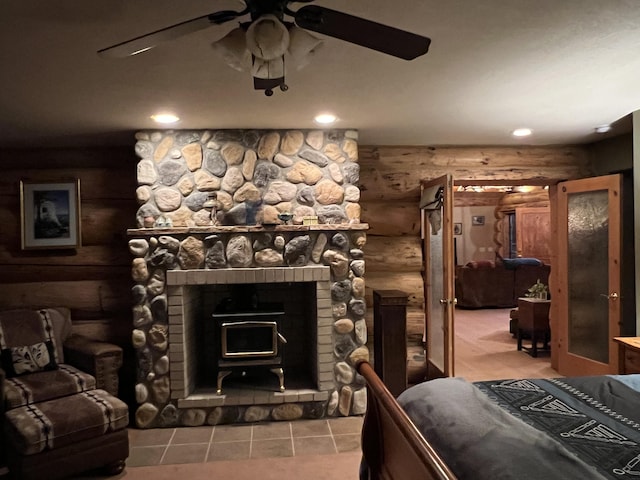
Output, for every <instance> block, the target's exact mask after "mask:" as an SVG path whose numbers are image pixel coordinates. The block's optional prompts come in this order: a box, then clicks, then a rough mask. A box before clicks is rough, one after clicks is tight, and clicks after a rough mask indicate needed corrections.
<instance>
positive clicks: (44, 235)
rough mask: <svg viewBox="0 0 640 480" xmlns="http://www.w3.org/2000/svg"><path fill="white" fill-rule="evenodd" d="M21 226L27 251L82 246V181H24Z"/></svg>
mask: <svg viewBox="0 0 640 480" xmlns="http://www.w3.org/2000/svg"><path fill="white" fill-rule="evenodd" d="M20 224H21V244H22V249H23V250H32V249H62V248H78V247H80V246H81V244H82V242H81V232H80V180H79V179H74V180H72V181H67V182H65V181H61V182H57V183H44V182H30V181H24V180H20Z"/></svg>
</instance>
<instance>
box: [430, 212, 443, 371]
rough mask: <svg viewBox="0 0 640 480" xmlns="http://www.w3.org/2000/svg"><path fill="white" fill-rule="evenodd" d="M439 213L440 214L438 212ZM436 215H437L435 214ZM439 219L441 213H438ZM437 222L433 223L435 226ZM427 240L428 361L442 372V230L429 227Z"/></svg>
mask: <svg viewBox="0 0 640 480" xmlns="http://www.w3.org/2000/svg"><path fill="white" fill-rule="evenodd" d="M438 213H440V212H438ZM436 215H437V214H436ZM440 218H441V213H440ZM437 223H438V222H437V221H436V222H434V224H437ZM428 233H429V235H428V240H429V245H430V249H429V256H430V259H429V265H430V271H429V275H430V278H431V305H430V306H429V332H428V335H429V337H430V338H429V339H428V340H429V350H428V354H429V360H431V362H432V363H433V364H434V365H435V366H436V367H437V368H438V369H439V370H440V371H441V372H444V367H445V362H444V345H445V341H444V313H443V307H442V305H441V304H440V299H442V298H444V285H443V279H444V275H443V270H444V265H443V263H442V259H443V257H444V255H443V245H444V242H443V236H442V235H443V228H442V226H441V225H440V228H438V229H437V231H434V228H432V227H431V226H430V227H429V230H428Z"/></svg>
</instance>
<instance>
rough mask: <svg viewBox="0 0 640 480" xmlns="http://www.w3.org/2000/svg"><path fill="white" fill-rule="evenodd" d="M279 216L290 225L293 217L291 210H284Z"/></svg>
mask: <svg viewBox="0 0 640 480" xmlns="http://www.w3.org/2000/svg"><path fill="white" fill-rule="evenodd" d="M278 218H279V219H280V220H281V221H282V222H283V223H284V224H285V225H289V222H290V221H291V219H292V218H293V214H291V213H289V212H282V213H279V214H278Z"/></svg>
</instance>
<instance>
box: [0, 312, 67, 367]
mask: <svg viewBox="0 0 640 480" xmlns="http://www.w3.org/2000/svg"><path fill="white" fill-rule="evenodd" d="M60 347H62V345H60ZM57 357H58V356H57V353H56V339H55V334H54V326H53V322H52V320H51V318H50V312H48V311H47V310H46V309H44V310H9V311H5V312H0V366H2V369H3V370H4V371H5V372H6V374H7V377H14V376H17V375H22V374H26V373H31V372H38V371H42V370H54V369H56V368H57V366H58V365H57V364H58V361H59V359H58V358H57Z"/></svg>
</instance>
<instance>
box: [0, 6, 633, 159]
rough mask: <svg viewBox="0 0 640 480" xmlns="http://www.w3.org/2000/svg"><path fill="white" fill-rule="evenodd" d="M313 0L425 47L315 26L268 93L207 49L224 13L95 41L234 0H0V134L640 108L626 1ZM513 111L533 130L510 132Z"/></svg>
mask: <svg viewBox="0 0 640 480" xmlns="http://www.w3.org/2000/svg"><path fill="white" fill-rule="evenodd" d="M315 3H316V4H317V5H322V6H326V7H329V8H334V9H336V10H341V11H344V12H347V13H350V14H352V15H357V16H361V17H365V18H368V19H371V20H375V21H377V22H380V23H384V24H388V25H392V26H395V27H398V28H402V29H405V30H409V31H412V32H415V33H419V34H421V35H425V36H428V37H430V38H431V39H432V44H431V48H430V51H429V53H428V54H427V55H425V56H422V57H419V58H417V59H415V60H413V61H410V62H407V61H404V60H399V59H396V58H393V57H390V56H387V55H384V54H381V53H378V52H374V51H371V50H367V49H364V48H362V47H359V46H356V45H351V44H349V43H346V42H342V41H340V40H336V39H332V38H327V37H325V38H324V40H325V43H324V46H323V47H322V49H320V50H319V51H318V52H317V54H316V55H315V57H314V58H313V60H312V62H311V63H310V64H309V65H308V66H306V67H305V68H304V69H302V70H299V71H296V70H293V71H290V72H288V73H287V78H286V80H287V84H288V85H289V91H287V92H280V91H277V92H275V94H274V95H273V96H272V97H269V98H268V97H265V96H264V94H263V93H261V92H259V91H255V90H253V85H252V79H251V77H250V74H249V73H246V72H238V71H236V70H233V69H231V68H229V67H228V66H226V65H225V64H224V62H223V61H222V60H221V59H220V58H219V57H217V56H216V55H215V54H214V53H213V52H212V49H211V46H210V44H211V42H213V41H215V40H217V39H219V38H221V37H222V36H224V35H225V34H226V33H227V32H228V31H229V30H231V29H232V28H234V27H235V26H237V23H236V22H230V23H229V24H225V25H223V26H214V27H211V28H208V29H205V30H202V31H200V32H197V33H194V34H191V35H188V36H185V37H182V38H180V39H177V40H174V41H172V42H170V43H165V44H161V45H160V46H158V48H155V49H154V50H151V51H149V52H147V53H145V54H141V55H138V56H136V57H131V58H126V59H118V60H113V59H104V58H100V57H98V56H97V54H96V51H97V50H99V49H101V48H104V47H107V46H110V45H113V44H115V43H118V42H121V41H124V40H128V39H130V38H132V37H135V36H138V35H141V34H144V33H148V32H150V31H153V30H156V29H159V28H162V27H166V26H168V25H172V24H174V23H177V22H180V21H185V20H188V19H190V18H194V17H197V16H200V15H205V14H208V13H211V12H214V11H217V10H220V9H237V8H238V7H239V6H241V5H240V3H239V2H238V0H210V1H204V0H184V1H180V2H176V1H174V0H137V1H135V2H132V1H125V0H109V1H107V0H94V1H91V2H87V1H86V0H58V1H49V2H35V1H33V0H2V2H0V45H1V46H0V68H1V70H0V92H1V93H0V148H2V147H30V146H34V145H41V146H45V147H47V146H55V147H62V146H80V145H109V144H119V145H126V144H133V143H134V141H135V140H134V138H133V133H134V132H135V131H137V130H141V129H148V128H154V125H153V124H152V122H151V121H150V120H149V116H150V115H151V114H152V113H154V112H155V111H157V110H159V109H171V110H174V111H175V112H176V113H178V114H179V115H180V116H181V118H182V120H181V122H180V123H179V124H178V125H177V126H176V128H185V129H192V128H198V129H199V128H213V129H221V128H315V124H314V123H313V120H312V117H313V116H314V115H315V114H316V113H318V112H320V111H325V110H331V111H333V112H335V113H336V114H337V115H338V116H339V118H340V121H339V122H338V124H337V125H336V126H337V127H338V128H354V129H357V130H359V132H360V143H361V144H367V145H515V144H536V145H542V144H567V143H584V142H592V141H595V140H598V139H601V138H604V137H603V136H602V135H600V136H598V135H596V134H595V133H594V127H596V126H598V125H601V124H606V123H612V122H613V123H614V124H615V125H616V129H614V132H613V133H609V134H607V135H608V136H611V135H614V134H617V133H620V132H622V131H624V130H625V129H629V128H630V120H629V116H628V115H629V114H630V113H631V112H633V111H634V110H636V109H638V108H639V107H640V88H639V86H638V85H639V84H638V80H639V79H640V54H639V52H640V2H638V1H637V0H562V1H558V0H482V1H477V0H447V1H442V0H405V1H390V0H351V1H349V2H344V1H337V0H317V1H316V2H315ZM301 5H302V4H295V3H294V4H292V5H291V9H292V10H296V9H297V8H298V7H299V6H301ZM521 126H527V127H530V128H532V129H533V130H534V135H533V136H532V137H530V138H529V139H527V140H515V139H513V138H511V137H510V135H509V132H510V131H511V130H512V129H514V128H516V127H521Z"/></svg>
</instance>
